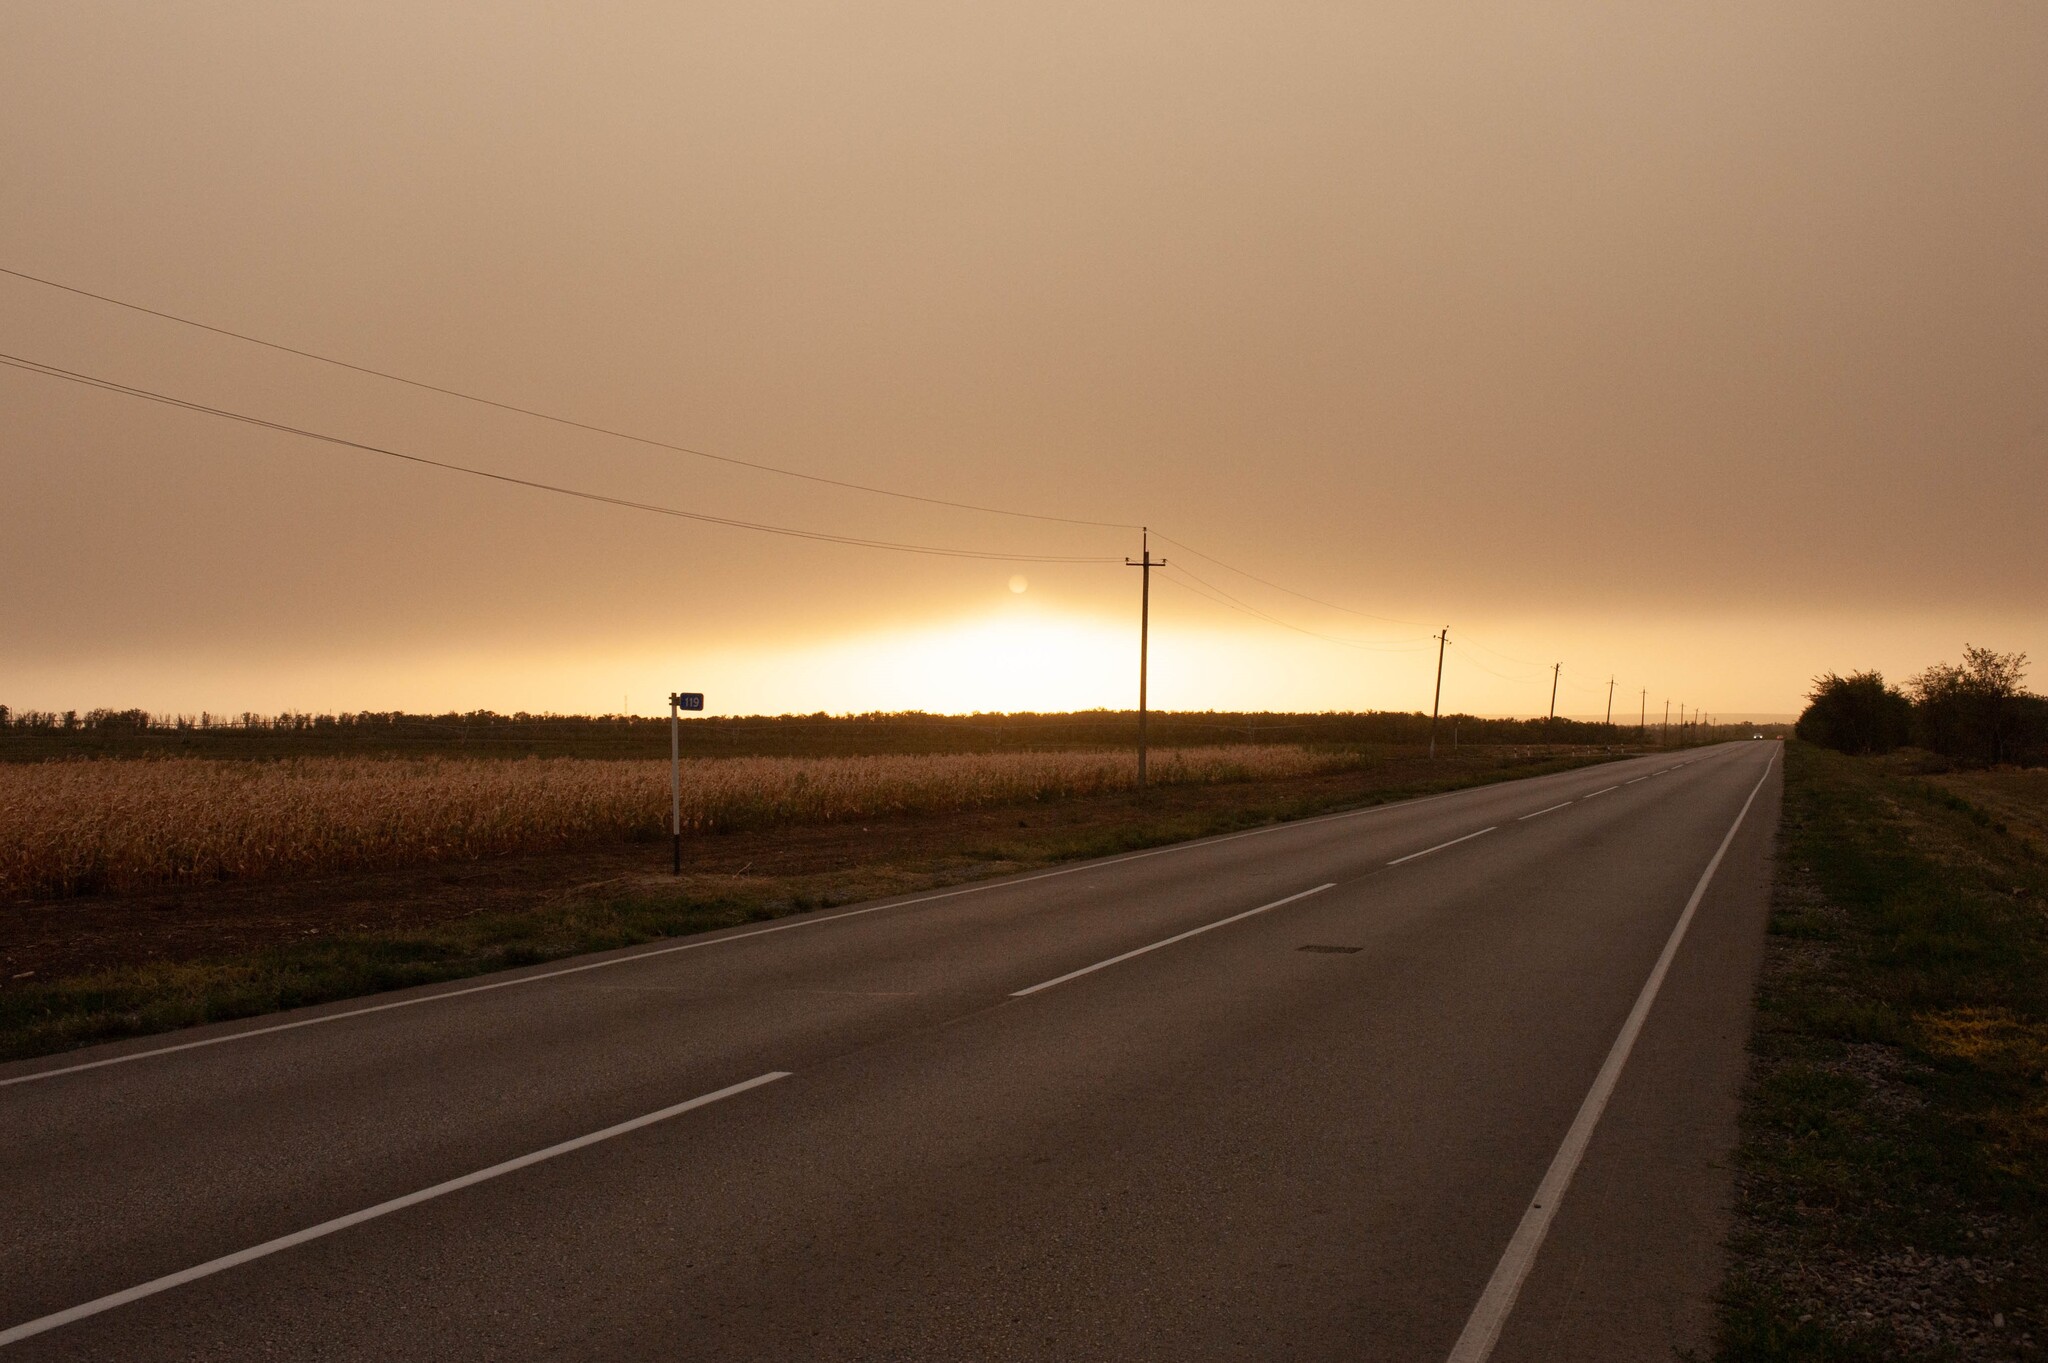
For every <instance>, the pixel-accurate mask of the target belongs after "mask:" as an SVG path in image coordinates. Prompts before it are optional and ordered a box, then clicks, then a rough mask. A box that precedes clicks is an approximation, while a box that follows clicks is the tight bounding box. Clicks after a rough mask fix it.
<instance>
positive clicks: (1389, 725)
mask: <svg viewBox="0 0 2048 1363" xmlns="http://www.w3.org/2000/svg"><path fill="white" fill-rule="evenodd" d="M1738 730H1739V733H1738ZM1752 731H1753V730H1752V729H1751V728H1750V726H1747V725H1741V726H1736V725H1720V726H1716V727H1714V728H1713V729H1711V730H1709V729H1706V728H1703V727H1701V726H1698V725H1691V726H1686V727H1685V728H1683V729H1680V728H1679V727H1678V726H1673V728H1672V730H1671V731H1670V733H1669V735H1668V737H1669V740H1670V741H1671V742H1673V743H1678V742H1704V741H1709V740H1711V739H1714V738H1726V737H1731V736H1741V737H1747V736H1748V735H1749V733H1750V732H1752ZM1149 733H1150V738H1151V741H1152V742H1153V743H1154V744H1156V745H1158V746H1160V747H1196V746H1206V745H1209V744H1215V743H1312V744H1345V745H1353V744H1363V743H1374V744H1414V743H1426V742H1427V741H1428V740H1429V716H1428V715H1425V714H1416V713H1401V712H1394V711H1366V712H1361V713H1341V714H1271V713H1260V714H1248V713H1234V712H1225V711H1194V712H1172V713H1158V712H1154V713H1153V715H1152V716H1151V720H1150V729H1149ZM1137 736H1138V717H1137V713H1136V712H1135V711H1131V710H1084V711H1080V712H1077V713H1071V714H978V715H932V714H924V713H922V712H918V711H908V712H899V713H892V714H865V715H838V716H834V715H826V714H822V713H820V714H814V715H751V716H744V717H734V718H727V717H715V718H696V719H686V720H684V721H683V724H682V742H683V750H684V752H685V753H688V754H690V755H692V756H700V757H702V756H715V755H721V754H725V755H750V756H751V755H773V754H791V755H806V756H818V755H829V754H858V753H936V752H987V751H999V750H1006V749H1052V748H1095V747H1121V746H1125V745H1129V744H1133V743H1135V742H1136V741H1137ZM1660 736H1662V731H1661V730H1660V728H1659V726H1657V725H1654V724H1653V725H1651V726H1649V728H1648V730H1647V731H1646V732H1645V733H1642V734H1639V733H1638V731H1637V729H1636V727H1635V726H1634V725H1620V724H1612V725H1610V724H1588V723H1582V722H1580V721H1578V720H1567V719H1558V720H1551V721H1545V720H1540V719H1526V720H1524V719H1478V718H1474V717H1473V716H1470V715H1446V716H1445V717H1444V718H1443V719H1442V720H1441V721H1440V722H1439V724H1438V726H1437V740H1438V743H1439V744H1440V745H1442V746H1444V747H1449V746H1451V745H1452V744H1484V745H1490V746H1491V745H1502V744H1538V743H1569V744H1595V745H1602V744H1605V745H1613V744H1625V743H1634V742H1639V741H1643V740H1644V739H1647V740H1648V741H1652V742H1655V741H1657V740H1658V739H1659V738H1660ZM668 750H669V721H668V718H667V716H665V715H664V716H653V717H648V716H639V715H552V714H548V715H533V714H526V713H523V712H522V713H519V714H511V715H501V714H496V713H494V712H492V711H489V710H476V711H471V712H469V713H467V714H454V713H451V714H442V715H413V714H404V713H400V712H396V711H392V712H374V711H360V712H358V713H355V714H347V715H309V714H296V713H287V714H281V715H257V714H240V715H212V714H200V715H155V714H151V713H149V712H147V711H144V710H91V711H86V712H83V713H81V712H78V711H65V712H62V713H56V712H51V711H15V710H10V709H8V708H7V707H6V706H4V705H0V760H11V761H24V760H37V759H41V758H47V757H73V756H110V757H112V756H142V755H147V754H164V755H177V756H186V757H278V756H312V755H318V754H323V753H337V754H338V753H358V754H360V753H380V752H384V753H411V754H431V753H460V754H464V755H467V756H485V755H492V754H501V755H504V756H508V757H522V756H530V755H531V756H579V757H665V756H667V755H668Z"/></svg>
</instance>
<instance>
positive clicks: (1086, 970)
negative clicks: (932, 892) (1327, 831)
mask: <svg viewBox="0 0 2048 1363" xmlns="http://www.w3.org/2000/svg"><path fill="white" fill-rule="evenodd" d="M1336 884H1337V882H1336V881H1334V880H1333V881H1331V882H1330V883H1329V884H1327V885H1318V886H1316V887H1315V888H1314V889H1313V890H1303V891H1302V892H1301V893H1300V894H1291V895H1289V896H1287V898H1285V899H1276V900H1274V901H1273V902H1272V903H1270V904H1261V905H1259V907H1257V908H1256V909H1246V910H1245V911H1244V912H1243V913H1233V914H1232V915H1230V917H1228V918H1219V919H1217V920H1216V921H1215V922H1213V923H1204V924H1202V926H1200V927H1199V928H1189V929H1188V930H1187V931H1186V932H1177V933H1175V934H1174V935H1173V936H1171V937H1166V938H1162V939H1160V940H1159V941H1157V942H1154V943H1152V944H1151V945H1150V946H1142V947H1139V948H1138V949H1137V950H1136V951H1126V952H1125V953H1124V954H1123V955H1121V956H1112V957H1110V958H1109V959H1108V960H1106V961H1097V962H1096V963H1095V964H1094V965H1084V966H1082V967H1081V968H1080V969H1079V970H1069V971H1068V972H1067V973H1066V974H1064V975H1061V976H1059V977H1058V978H1057V979H1051V980H1046V981H1044V982H1043V983H1041V984H1034V985H1032V986H1031V987H1030V988H1029V989H1019V990H1017V991H1016V992H1015V993H1013V994H1011V995H1010V997H1011V998H1013V999H1021V998H1023V997H1024V996H1025V995H1026V994H1036V993H1037V992H1038V991H1039V990H1041V989H1050V988H1052V987H1053V986H1054V985H1056V984H1065V983H1066V982H1067V981H1068V980H1078V979H1079V978H1081V976H1083V975H1092V974H1094V973H1095V972H1096V971H1098V970H1106V969H1108V968H1109V967H1110V966H1113V965H1117V964H1120V963H1122V962H1124V961H1128V960H1130V959H1131V958H1132V957H1133V956H1143V955H1144V954H1145V953H1146V952H1148V951H1157V950H1159V948H1161V947H1170V946H1172V945H1173V944H1174V943H1175V942H1185V941H1186V940H1187V939H1188V938H1190V937H1199V936H1201V935H1202V934H1203V933H1205V932H1209V931H1211V930H1212V929H1215V928H1220V927H1226V926H1228V925H1229V924H1231V923H1235V922H1238V921H1240V920H1241V919H1246V918H1250V917H1251V916H1252V915H1253V914H1256V913H1264V912H1266V910H1268V909H1277V908H1279V907H1280V906H1281V905H1282V904H1292V903H1293V902H1294V901H1295V900H1297V899H1307V898H1308V897H1309V896H1310V895H1312V894H1321V893H1322V892H1323V891H1324V890H1329V889H1334V888H1335V887H1336Z"/></svg>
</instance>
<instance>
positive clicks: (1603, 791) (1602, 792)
mask: <svg viewBox="0 0 2048 1363" xmlns="http://www.w3.org/2000/svg"><path fill="white" fill-rule="evenodd" d="M1620 789H1621V787H1620V786H1603V787H1602V788H1601V789H1599V790H1596V791H1594V792H1593V795H1605V794H1606V793H1607V792H1608V791H1610V790H1620ZM1593 795H1581V796H1580V797H1579V798H1580V799H1581V800H1590V799H1592V798H1593Z"/></svg>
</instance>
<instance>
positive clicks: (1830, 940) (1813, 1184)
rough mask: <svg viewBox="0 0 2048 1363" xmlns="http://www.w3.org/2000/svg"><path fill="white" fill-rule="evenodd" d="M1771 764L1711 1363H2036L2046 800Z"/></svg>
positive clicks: (2046, 1292) (2019, 792)
mask: <svg viewBox="0 0 2048 1363" xmlns="http://www.w3.org/2000/svg"><path fill="white" fill-rule="evenodd" d="M1994 784H1995V787H1996V789H1997V791H1998V792H1999V795H2000V798H2001V800H2004V801H2007V802H2017V803H2011V804H2009V807H2008V808H2006V809H2005V811H2004V815H2003V817H2001V816H2000V815H1998V814H1994V813H1992V812H1991V811H1989V810H1988V809H1986V808H1985V807H1983V806H1981V805H1979V804H1978V803H1976V802H1975V801H1974V800H1973V798H1972V795H1973V794H1974V792H1967V791H1964V790H1963V789H1962V788H1960V787H1958V786H1956V785H1955V784H1954V783H1945V784H1943V785H1936V784H1934V783H1932V782H1930V781H1928V780H1926V779H1922V778H1919V777H1915V776H1912V775H1910V774H1908V773H1906V772H1904V771H1902V770H1901V769H1899V768H1898V767H1897V766H1894V765H1889V764H1887V763H1885V762H1884V761H1882V760H1881V759H1870V758H1850V757H1844V756H1842V755H1840V754H1837V753H1833V752H1829V751H1825V750H1823V749H1819V748H1816V747H1812V746H1809V745H1806V744H1801V743H1793V744H1790V745H1788V750H1787V759H1786V787H1785V805H1784V822H1783V825H1782V828H1781V833H1780V842H1779V850H1778V855H1779V866H1778V883H1777V887H1776V892H1775V900H1774V904H1773V911H1772V917H1771V929H1770V931H1771V936H1770V941H1769V944H1768V950H1767V955H1766V961H1765V967H1764V976H1763V981H1762V984H1761V986H1760V989H1759V994H1758V1014H1757V1023H1756V1031H1755V1035H1754V1038H1753V1041H1752V1052H1753V1054H1752V1071H1751V1079H1750V1086H1749V1089H1748V1093H1747V1096H1746V1100H1745V1109H1744V1118H1743V1131H1742V1144H1741V1148H1740V1154H1739V1160H1738V1170H1739V1175H1738V1189H1739V1191H1738V1207H1737V1225H1736V1231H1735V1234H1734V1236H1733V1239H1732V1241H1731V1250H1732V1262H1731V1268H1730V1272H1729V1276H1728V1279H1727V1282H1726V1285H1725V1288H1724V1292H1723V1300H1722V1311H1721V1332H1722V1335H1721V1344H1720V1349H1719V1357H1720V1358H1721V1359H1722V1360H1724V1361H1725V1363H1763V1361H1765V1360H1771V1361H1774V1363H1775V1361H1777V1360H1812V1361H1814V1363H1820V1361H1822V1360H1825V1361H1826V1363H1862V1361H1864V1360H1868V1361H1869V1363H1877V1361H1878V1360H1884V1361H1885V1363H1921V1361H1922V1360H1924V1361H1925V1363H1933V1360H1950V1361H1953V1363H1976V1361H1977V1360H1993V1359H1996V1360H2012V1359H2033V1358H2041V1357H2048V913H2044V896H2048V862H2044V859H2043V857H2042V854H2041V852H2040V851H2039V850H2038V849H2037V848H2036V846H2035V845H2033V844H2032V843H2031V842H2030V841H2029V839H2028V838H2027V837H2026V836H2025V835H2024V834H2023V832H2022V831H2020V827H2019V825H2017V824H2016V823H2014V822H2013V820H2014V819H2016V818H2018V817H2019V816H2020V815H2021V814H2025V815H2027V818H2028V821H2029V822H2030V823H2031V825H2032V826H2034V827H2039V826H2040V825H2041V823H2042V821H2043V815H2044V814H2048V808H2043V807H2036V806H2035V805H2033V804H2032V803H2030V801H2039V802H2041V805H2043V806H2048V786H2044V785H2043V784H2042V783H2039V782H2029V781H2023V780H2010V779H2007V780H2000V781H1997V782H1995V783H1994Z"/></svg>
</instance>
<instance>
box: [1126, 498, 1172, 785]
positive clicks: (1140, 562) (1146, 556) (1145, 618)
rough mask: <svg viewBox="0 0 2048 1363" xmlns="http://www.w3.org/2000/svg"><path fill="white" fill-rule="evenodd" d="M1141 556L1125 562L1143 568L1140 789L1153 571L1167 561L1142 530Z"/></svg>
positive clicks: (1140, 597)
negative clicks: (1156, 554)
mask: <svg viewBox="0 0 2048 1363" xmlns="http://www.w3.org/2000/svg"><path fill="white" fill-rule="evenodd" d="M1138 534H1139V535H1140V537H1141V538H1140V539H1139V541H1138V543H1139V545H1140V546H1141V550H1142V552H1141V554H1140V556H1139V557H1138V558H1136V559H1128V558H1127V559H1125V560H1124V566H1125V567H1127V568H1141V569H1143V570H1144V571H1143V572H1142V573H1140V574H1139V581H1140V584H1141V585H1140V586H1139V589H1138V789H1139V790H1143V789H1144V788H1145V721H1146V712H1145V670H1146V662H1147V655H1148V654H1149V653H1150V651H1151V642H1152V570H1153V569H1154V568H1164V567H1165V566H1166V560H1165V559H1163V558H1159V559H1155V558H1153V557H1152V532H1151V530H1150V529H1148V528H1146V527H1144V526H1140V527H1139V529H1138Z"/></svg>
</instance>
